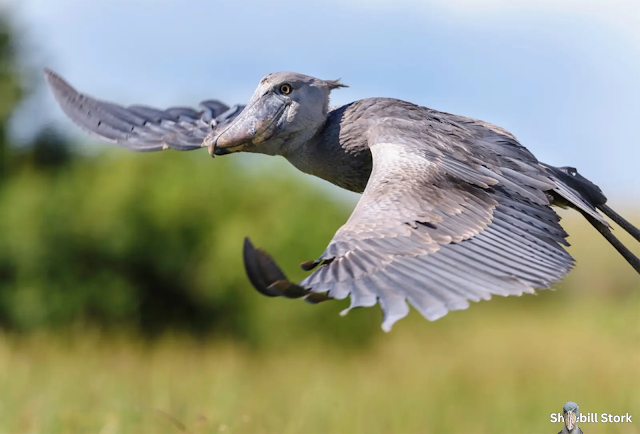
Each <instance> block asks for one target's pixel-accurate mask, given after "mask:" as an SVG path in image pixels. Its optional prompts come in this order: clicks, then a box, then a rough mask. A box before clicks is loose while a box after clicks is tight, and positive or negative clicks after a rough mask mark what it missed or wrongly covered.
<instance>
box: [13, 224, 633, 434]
mask: <svg viewBox="0 0 640 434" xmlns="http://www.w3.org/2000/svg"><path fill="white" fill-rule="evenodd" d="M566 223H567V227H568V229H569V232H570V233H571V234H572V236H571V238H570V239H571V241H572V242H573V244H574V247H573V248H572V250H571V251H572V253H573V254H574V255H575V256H576V257H577V259H578V266H577V268H576V269H575V270H574V271H573V272H572V273H571V274H570V276H569V277H568V278H567V280H566V281H565V282H564V283H562V284H560V285H559V286H558V288H557V289H558V290H557V291H542V292H540V293H539V295H538V296H523V297H512V298H502V297H499V298H496V299H494V300H492V301H490V302H481V303H478V304H474V305H472V306H471V308H470V309H468V310H467V311H463V312H454V313H451V314H449V315H447V316H446V317H444V318H443V319H441V320H439V321H437V322H434V323H428V322H426V321H425V320H423V319H422V318H421V317H419V315H418V314H417V313H415V312H413V313H412V314H411V315H410V317H409V318H408V319H407V320H403V321H401V322H399V323H398V324H396V326H395V327H394V330H393V331H392V332H391V333H390V334H385V333H383V332H382V331H380V330H379V328H378V327H375V328H370V329H369V332H370V334H371V335H372V338H371V339H370V340H367V341H366V343H363V344H362V345H357V342H354V343H353V345H350V346H347V345H333V344H332V343H331V342H328V341H327V340H326V338H322V337H321V336H318V335H310V336H308V338H305V336H301V335H299V334H297V333H296V332H295V330H296V328H297V327H300V325H301V321H304V315H305V313H306V312H311V311H312V310H314V309H326V310H327V311H331V313H333V315H335V316H334V317H331V316H324V315H323V318H325V320H326V321H327V322H328V324H327V326H328V327H330V328H335V329H337V330H343V331H344V332H345V333H349V332H350V327H352V326H353V325H357V324H362V317H363V316H364V317H367V318H366V320H365V321H364V323H365V324H370V323H376V324H379V320H380V313H379V311H378V310H377V308H375V309H361V310H357V311H354V312H352V313H351V314H349V315H348V316H347V317H346V318H340V317H338V316H337V313H338V312H339V310H340V308H341V306H338V305H337V303H336V304H332V303H325V304H324V305H318V306H310V305H307V304H305V303H298V302H295V301H291V300H271V299H267V298H264V299H261V302H262V303H264V304H266V305H269V306H268V307H267V310H269V309H271V308H272V311H271V312H272V315H263V316H262V317H261V319H260V321H263V322H262V326H263V328H264V334H265V336H267V335H275V336H278V337H279V338H278V339H265V341H264V344H263V345H262V346H260V347H255V346H252V345H249V344H247V343H246V342H240V341H237V340H231V339H229V340H225V339H224V338H222V337H215V338H212V337H208V338H202V339H197V338H194V337H192V336H191V337H189V336H187V335H182V334H177V333H174V334H167V335H164V336H163V337H162V338H160V339H156V340H153V341H148V340H144V339H143V338H141V337H135V336H133V335H131V334H128V333H125V332H121V333H115V334H114V333H112V334H109V335H107V334H104V333H101V332H98V331H95V330H92V329H85V328H82V327H81V326H77V328H75V329H69V330H67V331H66V332H65V333H57V334H51V333H50V332H39V333H30V334H28V335H20V334H15V333H14V334H6V335H3V336H2V337H0V390H1V391H2V393H1V397H0V400H1V401H0V402H1V405H0V432H3V433H34V432H38V433H44V432H46V433H58V432H60V433H67V432H68V433H79V432H100V433H116V432H120V433H165V432H166V433H175V432H181V431H182V432H191V433H210V432H225V433H326V432H336V433H337V432H341V433H355V432H362V433H390V432H394V433H418V432H420V433H423V432H429V433H447V432H468V433H514V432H517V433H544V432H548V433H556V432H558V431H560V429H561V424H559V423H557V424H553V423H550V421H549V417H550V414H551V413H557V412H559V411H561V408H562V405H563V404H564V402H566V401H567V400H573V401H576V402H577V403H578V404H579V405H580V409H581V411H582V412H598V413H602V412H609V413H627V412H629V413H631V414H632V415H634V422H633V423H632V424H603V423H599V424H581V427H582V429H583V431H584V432H586V433H630V432H640V315H639V313H640V280H639V279H638V276H637V275H635V274H634V273H633V271H632V270H631V268H630V267H629V266H628V265H627V264H626V263H625V262H624V261H623V260H622V259H621V258H619V257H618V256H617V255H616V254H615V252H613V250H612V249H611V248H610V247H609V246H608V245H606V242H604V241H603V240H600V239H599V235H598V234H597V233H595V231H591V230H589V228H588V225H587V224H585V223H583V222H582V221H580V220H579V219H576V218H570V219H567V222H566ZM623 239H625V240H628V237H623ZM636 251H637V249H636ZM247 290H249V288H247ZM291 312H297V313H296V314H289V315H288V313H291ZM332 322H333V323H334V324H329V323H332ZM302 329H305V327H302ZM358 335H360V334H356V336H358Z"/></svg>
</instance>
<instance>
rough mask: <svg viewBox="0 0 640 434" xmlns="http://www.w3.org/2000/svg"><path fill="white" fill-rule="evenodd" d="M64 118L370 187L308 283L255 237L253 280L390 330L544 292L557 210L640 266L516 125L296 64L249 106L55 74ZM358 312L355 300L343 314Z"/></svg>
mask: <svg viewBox="0 0 640 434" xmlns="http://www.w3.org/2000/svg"><path fill="white" fill-rule="evenodd" d="M46 77H47V80H48V82H49V84H50V85H51V87H52V89H53V92H54V95H55V97H56V100H57V101H58V102H59V104H60V105H61V107H62V108H63V110H64V111H65V113H66V114H67V115H68V116H69V117H70V118H71V120H73V121H74V122H75V123H77V124H78V125H79V126H81V127H82V128H83V129H85V130H86V131H88V132H89V133H91V134H92V135H93V136H94V137H97V138H99V139H100V140H103V141H106V142H109V143H114V144H118V145H121V146H124V147H127V148H129V149H133V150H138V151H147V150H160V149H166V148H174V149H178V150H189V149H195V148H199V147H208V148H209V152H210V154H211V155H212V156H214V155H224V154H228V153H232V152H258V153H263V154H267V155H280V156H283V157H285V158H287V159H288V160H289V161H290V162H291V163H292V164H293V165H294V166H296V167H297V168H298V169H300V170H301V171H303V172H305V173H309V174H311V175H315V176H318V177H320V178H322V179H325V180H327V181H329V182H332V183H333V184H335V185H338V186H340V187H342V188H345V189H348V190H351V191H355V192H359V193H363V195H362V198H361V199H360V201H359V203H358V205H357V206H356V208H355V210H354V211H353V214H352V215H351V217H350V218H349V220H348V221H347V222H346V223H345V224H344V225H343V226H342V227H341V228H340V229H339V230H338V231H337V233H336V234H335V236H334V238H333V239H332V240H331V241H330V243H329V245H328V247H327V248H326V249H325V251H324V253H323V254H322V255H321V256H320V258H319V259H318V260H316V261H310V262H307V263H304V264H303V268H305V269H307V270H311V269H314V268H315V271H313V273H311V274H310V275H309V276H308V277H307V278H306V279H304V280H303V281H302V282H300V283H299V284H294V283H292V282H289V281H288V280H287V278H286V277H285V275H284V274H283V273H282V271H281V270H280V269H279V268H278V266H277V265H276V264H275V262H274V261H273V260H272V259H271V258H270V257H269V256H268V255H267V254H266V253H265V252H263V251H261V250H259V249H255V248H254V247H253V245H252V244H251V242H250V241H249V240H246V241H245V250H244V259H245V266H246V270H247V274H248V277H249V279H250V280H251V282H252V284H253V285H254V286H255V287H256V289H258V291H260V292H261V293H263V294H265V295H269V296H286V297H291V298H299V297H303V298H305V299H306V300H307V301H310V302H319V301H323V300H326V299H344V298H346V297H350V298H351V306H350V308H349V309H351V308H354V307H360V306H372V305H374V304H376V302H379V303H380V304H381V306H382V309H383V312H384V319H383V328H384V329H385V330H389V329H390V328H391V326H392V325H393V323H394V322H395V321H397V320H398V319H400V318H402V317H404V316H405V315H407V313H408V312H409V307H408V303H409V304H411V305H413V306H414V307H415V308H416V309H417V310H418V311H420V313H421V314H422V315H423V316H424V317H426V318H427V319H429V320H436V319H438V318H440V317H442V316H443V315H445V314H446V313H447V312H448V311H451V310H459V309H465V308H467V307H468V305H469V301H479V300H482V299H484V300H487V299H489V298H491V295H493V294H498V295H503V296H507V295H520V294H523V293H532V292H534V289H535V288H539V289H544V288H548V287H550V286H551V285H553V284H554V283H555V282H557V281H559V280H560V279H562V277H563V276H564V275H565V274H567V273H568V272H569V270H570V269H571V267H572V266H573V259H572V258H571V256H570V255H569V254H568V253H567V252H566V251H565V249H564V248H563V246H568V243H567V242H566V240H565V239H566V237H567V233H566V232H565V231H564V230H563V229H562V227H561V226H560V224H559V221H560V218H559V217H558V215H557V214H556V213H555V212H554V211H553V209H552V208H551V205H559V206H570V207H572V208H575V209H576V210H578V211H579V212H581V213H582V214H583V215H584V216H585V217H586V218H587V219H588V220H589V221H590V222H591V223H592V224H593V225H594V226H595V227H596V228H597V229H598V230H599V231H600V232H601V233H602V234H603V235H604V236H605V237H606V238H607V240H609V241H610V242H611V244H612V245H613V246H614V247H615V248H616V249H617V250H618V251H619V252H620V253H621V254H622V255H623V256H624V257H625V259H627V261H629V263H630V264H631V265H632V266H633V267H634V268H635V269H636V271H638V272H639V273H640V261H639V260H638V258H636V257H635V256H633V254H631V252H630V251H629V250H628V249H626V247H624V246H622V244H621V243H620V242H619V241H618V240H617V239H615V237H613V235H612V234H611V233H610V229H609V227H610V226H609V224H608V223H607V221H606V220H605V219H604V218H603V217H602V216H601V215H600V213H599V212H598V209H599V210H601V211H603V212H604V213H605V214H606V215H608V216H609V217H611V218H612V219H613V220H614V221H616V222H617V223H619V224H621V226H623V228H624V229H625V230H627V231H629V232H630V233H631V234H632V235H633V236H634V237H635V238H636V239H637V240H639V241H640V234H639V233H638V232H634V231H638V230H637V229H636V228H635V227H633V226H632V225H631V224H629V223H628V222H627V221H626V220H624V219H622V217H620V216H618V215H617V214H616V213H615V212H613V210H611V209H610V208H609V207H607V206H606V205H604V203H605V201H606V198H605V197H604V195H602V192H601V191H600V189H599V188H598V187H597V186H595V185H594V184H592V183H591V182H589V181H588V180H586V179H585V178H583V177H582V176H581V175H579V174H578V173H577V172H576V171H575V169H572V168H556V167H552V166H549V165H545V164H543V163H540V162H539V161H538V160H537V159H536V158H535V157H534V156H533V154H531V153H530V152H529V151H528V150H527V149H526V148H525V147H523V146H522V145H521V144H520V143H519V142H518V141H517V139H516V138H515V137H514V136H513V135H512V134H510V133H508V132H507V131H505V130H503V129H501V128H499V127H497V126H495V125H492V124H489V123H486V122H483V121H479V120H476V119H471V118H467V117H463V116H457V115H452V114H449V113H443V112H439V111H436V110H432V109H428V108H425V107H421V106H417V105H415V104H411V103H409V102H405V101H400V100H396V99H390V98H368V99H363V100H360V101H356V102H353V103H351V104H347V105H345V106H342V107H338V108H334V109H330V108H329V93H330V91H331V90H332V89H335V88H338V87H342V86H343V85H342V84H340V83H339V82H338V81H336V80H334V81H325V80H320V79H317V78H314V77H310V76H305V75H302V74H297V73H276V74H270V75H268V76H266V77H265V78H263V79H262V81H261V82H260V84H259V86H258V88H257V89H256V92H255V93H254V95H253V97H252V99H251V100H250V101H249V103H248V104H247V105H246V107H244V106H236V108H235V109H230V110H228V107H227V106H225V105H224V104H222V103H219V102H217V101H205V102H204V103H202V104H201V109H200V110H192V109H185V108H179V109H170V110H165V111H160V110H155V109H151V108H146V107H141V106H132V107H128V108H124V107H122V106H119V105H115V104H112V103H108V102H104V101H99V100H96V99H93V98H91V97H88V96H86V95H83V94H80V93H78V92H77V91H75V90H74V89H73V88H72V87H70V86H69V85H68V84H67V83H66V82H65V81H63V80H62V79H61V78H60V77H59V76H58V75H56V74H55V73H53V72H51V71H47V72H46ZM347 311H348V309H347Z"/></svg>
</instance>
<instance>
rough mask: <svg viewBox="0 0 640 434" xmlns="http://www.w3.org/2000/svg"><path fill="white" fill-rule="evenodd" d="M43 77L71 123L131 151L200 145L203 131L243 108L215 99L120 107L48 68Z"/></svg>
mask: <svg viewBox="0 0 640 434" xmlns="http://www.w3.org/2000/svg"><path fill="white" fill-rule="evenodd" d="M45 77H46V79H47V82H48V83H49V85H50V86H51V89H52V91H53V95H54V97H55V99H56V101H57V102H58V104H59V105H60V107H61V108H62V110H63V111H64V112H65V114H66V115H67V116H68V117H69V118H70V119H71V120H72V121H73V122H74V123H75V124H77V125H78V126H79V127H80V128H82V129H83V130H84V131H86V132H87V133H89V134H90V135H91V136H92V137H94V138H96V139H98V140H100V141H103V142H107V143H112V144H115V145H119V146H122V147H125V148H127V149H131V150H134V151H160V150H162V149H167V148H172V149H177V150H180V151H189V150H192V149H198V148H201V147H202V142H203V140H204V138H205V137H206V136H207V134H209V133H210V132H211V131H212V130H213V129H214V128H218V127H220V126H221V125H224V124H226V123H227V122H230V121H231V120H232V119H234V118H235V117H236V116H237V115H238V114H239V113H240V112H241V111H242V109H243V108H244V106H241V105H236V106H233V107H232V108H229V107H228V106H226V105H225V104H223V103H221V102H220V101H216V100H206V101H203V102H201V103H200V106H199V110H195V109H192V108H187V107H173V108H169V109H166V110H158V109H155V108H152V107H146V106H142V105H133V106H130V107H123V106H121V105H118V104H114V103H111V102H107V101H101V100H98V99H95V98H92V97H90V96H88V95H85V94H83V93H80V92H78V91H77V90H75V89H74V88H73V87H71V85H69V83H67V82H66V81H65V80H64V79H63V78H62V77H60V76H59V75H58V74H56V73H55V72H53V71H51V70H48V69H45Z"/></svg>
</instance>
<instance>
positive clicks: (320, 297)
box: [243, 237, 330, 304]
mask: <svg viewBox="0 0 640 434" xmlns="http://www.w3.org/2000/svg"><path fill="white" fill-rule="evenodd" d="M243 258H244V267H245V271H246V272H247V277H248V278H249V281H250V282H251V284H252V285H253V287H254V288H255V289H256V290H257V291H258V292H259V293H261V294H264V295H266V296H268V297H278V296H281V297H287V298H303V297H304V298H305V300H307V301H308V302H309V303H314V304H315V303H319V302H321V301H325V300H329V299H330V297H328V296H327V295H325V294H320V293H314V292H312V291H311V290H309V289H307V288H303V287H302V286H299V285H296V284H295V283H293V282H291V281H290V280H288V279H287V277H286V276H285V275H284V273H283V272H282V270H281V269H280V267H278V265H277V264H276V262H275V261H274V260H273V258H271V256H269V255H268V254H267V253H266V252H265V251H263V250H261V249H256V248H255V247H254V246H253V243H252V242H251V240H250V239H249V237H246V238H245V239H244V248H243Z"/></svg>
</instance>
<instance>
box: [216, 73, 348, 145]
mask: <svg viewBox="0 0 640 434" xmlns="http://www.w3.org/2000/svg"><path fill="white" fill-rule="evenodd" d="M339 87H346V86H345V85H343V84H341V83H339V82H338V81H337V80H320V79H318V78H314V77H310V76H308V75H303V74H298V73H295V72H277V73H273V74H269V75H267V76H266V77H264V78H263V79H262V80H261V81H260V84H258V88H257V89H256V91H255V93H254V94H253V97H252V98H251V100H250V101H249V102H248V103H247V106H246V107H245V109H244V110H243V111H242V113H240V114H239V115H238V117H236V118H235V119H234V120H233V121H231V122H230V123H229V124H227V125H224V126H223V127H222V128H220V129H216V130H214V131H212V132H211V133H210V134H209V136H208V137H207V138H206V139H205V144H206V145H207V146H208V148H209V153H210V154H211V156H213V155H224V154H230V153H232V152H243V151H244V152H258V153H263V154H271V155H275V154H278V153H279V151H280V149H281V148H282V146H283V145H284V144H286V143H289V142H292V141H296V142H301V141H306V140H308V139H309V138H311V136H313V135H314V134H315V133H316V132H317V131H318V129H319V128H320V127H321V126H322V125H323V124H324V122H325V120H326V118H327V113H328V111H329V93H330V92H331V90H332V89H336V88H339Z"/></svg>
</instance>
